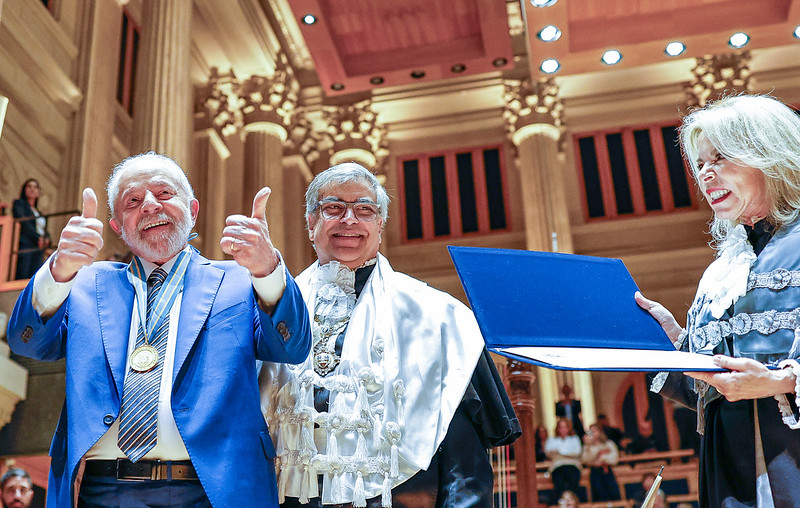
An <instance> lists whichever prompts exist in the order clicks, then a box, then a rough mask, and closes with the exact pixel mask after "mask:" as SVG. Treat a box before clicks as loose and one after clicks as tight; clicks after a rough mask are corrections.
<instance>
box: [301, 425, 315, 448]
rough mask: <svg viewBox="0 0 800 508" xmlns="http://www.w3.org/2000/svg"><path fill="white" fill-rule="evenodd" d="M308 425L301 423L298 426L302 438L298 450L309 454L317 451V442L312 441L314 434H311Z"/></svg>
mask: <svg viewBox="0 0 800 508" xmlns="http://www.w3.org/2000/svg"><path fill="white" fill-rule="evenodd" d="M309 427H310V425H308V424H303V425H302V426H301V427H300V435H301V439H302V446H301V447H300V451H303V452H308V454H309V455H315V454H316V453H317V443H315V442H314V435H313V434H311V429H310V428H309Z"/></svg>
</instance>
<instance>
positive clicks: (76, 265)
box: [50, 187, 103, 282]
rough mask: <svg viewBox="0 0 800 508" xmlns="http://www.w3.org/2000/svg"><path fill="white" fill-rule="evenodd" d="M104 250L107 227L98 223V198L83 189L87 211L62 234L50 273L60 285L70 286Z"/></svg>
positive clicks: (88, 189)
mask: <svg viewBox="0 0 800 508" xmlns="http://www.w3.org/2000/svg"><path fill="white" fill-rule="evenodd" d="M102 248H103V223H102V222H100V221H99V220H98V219H97V196H96V195H95V193H94V191H93V190H92V189H91V188H88V187H87V188H86V189H83V209H82V210H81V214H80V215H79V216H76V217H72V218H71V219H70V220H69V222H68V223H67V225H66V226H65V227H64V229H63V230H62V231H61V238H59V240H58V248H57V249H56V252H55V254H53V257H52V258H51V262H50V273H52V274H53V279H54V280H55V281H56V282H67V281H69V280H72V278H73V277H75V274H77V273H78V270H80V269H81V268H82V267H84V266H87V265H90V264H92V263H93V262H94V260H95V258H97V254H98V253H99V252H100V249H102Z"/></svg>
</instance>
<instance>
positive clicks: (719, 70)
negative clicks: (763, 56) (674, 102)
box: [683, 51, 750, 108]
mask: <svg viewBox="0 0 800 508" xmlns="http://www.w3.org/2000/svg"><path fill="white" fill-rule="evenodd" d="M692 76H693V78H692V80H691V81H687V82H686V83H684V84H683V91H684V94H685V95H686V107H687V108H693V107H704V106H705V105H706V104H708V103H709V102H712V101H715V100H717V99H719V98H720V97H722V96H723V95H725V94H732V93H737V92H746V91H748V90H749V85H750V52H749V51H742V52H740V53H730V54H726V55H706V56H702V57H698V58H695V66H694V68H692Z"/></svg>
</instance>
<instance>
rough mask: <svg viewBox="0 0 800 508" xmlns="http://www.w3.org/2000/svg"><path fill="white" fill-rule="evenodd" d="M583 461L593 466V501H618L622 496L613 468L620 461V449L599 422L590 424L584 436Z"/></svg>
mask: <svg viewBox="0 0 800 508" xmlns="http://www.w3.org/2000/svg"><path fill="white" fill-rule="evenodd" d="M581 462H583V464H584V465H586V466H589V467H590V468H591V469H590V470H589V484H590V485H591V488H592V502H596V501H616V500H617V499H619V498H620V494H619V483H617V478H616V476H614V469H613V468H612V466H616V465H617V463H619V450H618V449H617V445H615V444H614V442H613V441H612V440H610V439H608V438H607V437H606V435H605V434H604V433H603V429H602V427H600V425H599V424H597V423H595V424H592V425H591V426H589V432H587V433H586V435H585V436H583V456H581Z"/></svg>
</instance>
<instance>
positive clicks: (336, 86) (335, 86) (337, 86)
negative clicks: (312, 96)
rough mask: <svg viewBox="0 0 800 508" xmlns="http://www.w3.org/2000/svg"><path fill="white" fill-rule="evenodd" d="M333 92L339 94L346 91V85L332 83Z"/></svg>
mask: <svg viewBox="0 0 800 508" xmlns="http://www.w3.org/2000/svg"><path fill="white" fill-rule="evenodd" d="M331 90H333V91H336V92H339V91H342V90H344V85H343V84H342V83H331Z"/></svg>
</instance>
